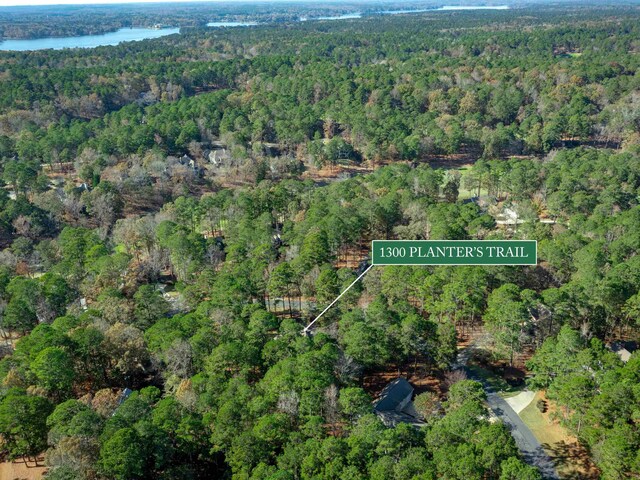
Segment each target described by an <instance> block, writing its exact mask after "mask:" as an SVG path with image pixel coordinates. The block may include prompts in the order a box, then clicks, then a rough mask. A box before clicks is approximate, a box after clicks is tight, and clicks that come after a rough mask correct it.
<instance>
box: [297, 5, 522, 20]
mask: <svg viewBox="0 0 640 480" xmlns="http://www.w3.org/2000/svg"><path fill="white" fill-rule="evenodd" d="M508 9H509V6H508V5H444V6H442V7H436V8H416V9H414V10H408V9H405V10H381V11H379V12H376V13H377V14H378V15H401V14H407V13H426V12H438V11H452V10H508ZM349 18H362V13H360V12H354V13H345V14H344V15H336V16H334V17H316V18H310V19H307V18H304V17H303V18H301V19H300V21H303V22H304V21H307V20H345V19H349Z"/></svg>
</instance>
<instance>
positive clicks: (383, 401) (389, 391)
mask: <svg viewBox="0 0 640 480" xmlns="http://www.w3.org/2000/svg"><path fill="white" fill-rule="evenodd" d="M409 395H413V387H412V386H411V384H410V383H409V382H407V381H406V380H405V379H404V378H396V379H395V380H393V381H392V382H391V383H389V385H387V386H386V387H384V390H382V393H381V394H380V399H379V400H378V401H377V402H376V403H375V404H374V406H373V408H374V409H375V410H376V411H377V412H387V411H393V410H395V409H396V408H398V406H399V405H400V403H402V401H403V400H404V399H405V398H407V397H408V396H409Z"/></svg>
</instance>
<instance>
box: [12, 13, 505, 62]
mask: <svg viewBox="0 0 640 480" xmlns="http://www.w3.org/2000/svg"><path fill="white" fill-rule="evenodd" d="M508 9H509V6H508V5H495V6H488V5H487V6H480V5H478V6H473V5H467V6H465V5H445V6H443V7H438V8H433V9H426V8H425V9H416V10H383V11H381V12H378V13H379V14H380V15H398V14H402V13H421V12H433V11H443V10H508ZM349 18H362V13H360V12H354V13H346V14H344V15H337V16H335V17H317V18H315V19H309V20H345V19H349ZM306 20H307V18H305V17H302V18H300V21H302V22H304V21H306ZM253 25H258V24H257V23H256V22H210V23H207V26H208V27H249V26H253ZM179 32H180V29H179V28H161V29H155V28H121V29H120V30H117V31H115V32H109V33H105V34H102V35H84V36H81V37H47V38H34V39H30V40H5V41H3V42H0V50H13V51H25V50H44V49H47V48H51V49H54V50H60V49H63V48H93V47H100V46H103V45H118V44H119V43H122V42H131V41H138V40H144V39H147V38H158V37H164V36H165V35H171V34H174V33H179Z"/></svg>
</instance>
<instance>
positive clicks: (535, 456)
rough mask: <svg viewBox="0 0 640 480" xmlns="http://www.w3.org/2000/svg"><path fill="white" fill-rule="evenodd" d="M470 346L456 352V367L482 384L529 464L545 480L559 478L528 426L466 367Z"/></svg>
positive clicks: (490, 402) (490, 401)
mask: <svg viewBox="0 0 640 480" xmlns="http://www.w3.org/2000/svg"><path fill="white" fill-rule="evenodd" d="M471 348H473V347H472V346H469V347H467V348H465V349H463V350H461V351H460V353H459V354H458V365H457V367H458V368H463V369H464V370H465V371H466V373H467V377H468V378H470V379H471V380H476V381H478V382H480V383H482V385H484V390H485V392H486V393H487V404H488V405H489V408H490V409H491V410H492V411H493V413H494V414H495V415H496V417H498V418H499V419H500V420H502V422H504V424H505V425H506V426H507V428H508V429H509V430H510V431H511V436H512V437H513V439H514V440H515V442H516V445H517V446H518V448H519V449H520V452H521V453H522V457H523V459H524V460H525V462H527V463H528V464H529V465H533V466H534V467H537V468H538V469H539V470H540V472H541V473H542V475H543V477H544V478H545V479H546V480H559V479H560V477H558V474H557V472H556V469H555V467H554V465H553V461H552V460H551V457H549V455H547V453H546V452H545V451H544V449H543V448H542V445H540V442H539V441H538V439H537V438H536V437H535V436H534V435H533V433H531V430H529V427H527V426H526V425H525V423H524V422H523V421H522V419H521V418H520V417H519V416H518V414H517V413H516V412H515V411H514V410H513V409H512V408H511V407H510V406H509V404H508V403H507V402H506V401H505V400H504V399H503V398H502V397H500V395H498V393H497V392H494V391H493V389H492V388H491V386H490V385H488V384H487V382H485V381H484V380H483V379H482V378H479V377H477V376H475V375H474V374H473V373H472V372H471V371H470V370H469V369H468V368H466V363H467V360H468V359H469V357H470V354H471V350H470V349H471Z"/></svg>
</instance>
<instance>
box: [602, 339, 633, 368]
mask: <svg viewBox="0 0 640 480" xmlns="http://www.w3.org/2000/svg"><path fill="white" fill-rule="evenodd" d="M609 348H610V349H611V351H612V352H614V353H616V354H618V356H619V357H620V360H622V361H623V362H624V363H627V362H628V361H629V359H630V358H631V355H632V354H633V353H634V352H635V351H636V350H638V344H637V343H636V342H624V341H621V340H619V341H616V342H612V343H611V345H610V346H609Z"/></svg>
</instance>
